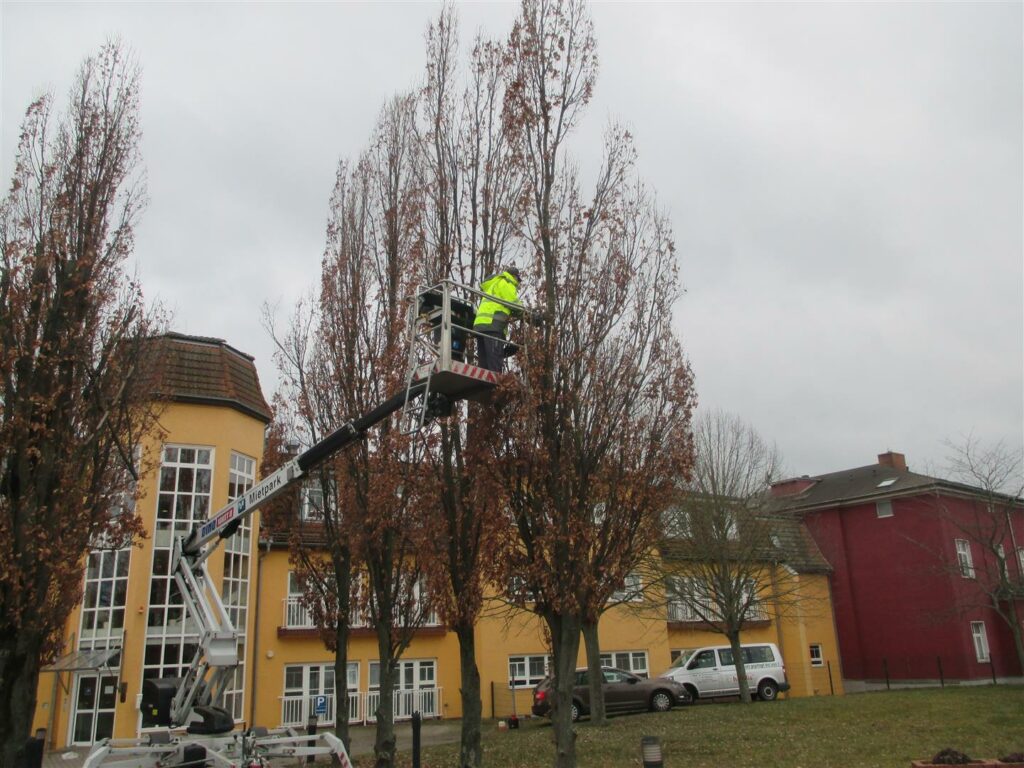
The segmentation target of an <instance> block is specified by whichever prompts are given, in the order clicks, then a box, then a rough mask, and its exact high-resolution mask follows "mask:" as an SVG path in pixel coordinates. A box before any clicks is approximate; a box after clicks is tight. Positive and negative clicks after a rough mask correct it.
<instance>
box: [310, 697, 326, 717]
mask: <svg viewBox="0 0 1024 768" xmlns="http://www.w3.org/2000/svg"><path fill="white" fill-rule="evenodd" d="M313 714H314V715H316V716H317V717H319V716H320V715H326V714H327V697H326V696H314V697H313Z"/></svg>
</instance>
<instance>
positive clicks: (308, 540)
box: [263, 205, 359, 749]
mask: <svg viewBox="0 0 1024 768" xmlns="http://www.w3.org/2000/svg"><path fill="white" fill-rule="evenodd" d="M338 210H339V208H338V207H336V206H333V205H332V211H338ZM341 210H342V211H346V209H345V208H344V206H341ZM346 212H347V211H346ZM342 215H344V214H342ZM339 226H342V227H343V226H344V223H339V222H337V221H332V222H331V224H330V225H329V227H328V231H329V233H331V234H329V239H333V238H336V237H339V236H340V235H339V234H338V233H337V229H336V227H339ZM322 322H323V321H322V318H321V317H320V316H319V314H317V313H316V312H314V311H311V310H310V309H309V308H307V306H306V305H305V303H303V302H300V303H299V305H298V306H297V307H296V311H295V314H294V315H293V317H292V319H291V320H290V322H289V325H288V326H287V328H286V329H278V328H277V327H275V324H274V321H273V315H272V312H271V311H270V310H269V308H265V310H264V325H265V327H266V328H267V330H268V332H269V333H270V335H271V337H272V338H273V339H274V342H275V345H276V352H275V362H276V364H277V368H278V371H279V372H280V373H281V384H280V387H279V389H278V392H277V393H276V395H275V398H274V399H275V409H274V410H275V420H274V422H273V424H272V426H271V431H270V434H269V436H268V440H267V446H266V448H265V450H264V459H263V475H264V476H266V475H267V474H268V473H269V472H272V471H274V470H276V469H277V468H278V467H280V466H281V465H282V464H283V463H284V462H285V461H287V460H288V459H290V458H291V456H292V453H293V452H294V450H295V447H297V446H303V445H304V446H306V447H308V446H311V445H313V444H315V443H317V442H319V441H320V440H322V439H323V438H324V437H326V436H327V435H328V434H330V433H331V432H332V431H333V430H334V429H335V428H336V427H337V426H338V423H339V420H341V419H343V418H344V417H342V416H340V414H341V412H342V410H343V409H342V408H341V406H340V403H339V399H340V395H339V393H338V388H337V382H338V381H342V380H344V375H345V374H346V373H347V366H345V367H343V368H341V369H339V368H338V366H339V365H342V362H341V361H340V360H338V359H337V358H336V357H335V356H334V355H332V354H331V353H332V352H333V351H336V350H334V349H332V348H330V347H328V346H327V345H326V344H324V343H323V337H322V336H321V335H320V333H319V329H320V325H322ZM343 469H344V467H343V465H342V464H341V460H340V458H338V457H335V458H334V459H331V460H329V461H327V462H325V464H324V465H322V466H321V467H320V468H318V470H317V471H315V472H314V473H313V474H312V475H311V476H310V477H309V478H308V480H307V482H306V483H305V484H304V486H303V487H302V488H301V489H300V490H299V491H298V492H297V493H291V494H287V495H286V496H285V497H283V498H282V499H281V500H280V501H277V502H274V503H272V505H271V506H270V507H269V508H268V510H267V512H266V513H265V515H264V517H265V521H266V526H267V528H268V530H269V531H270V533H271V535H279V536H282V537H284V538H285V539H286V540H287V541H288V544H289V552H290V560H291V562H292V564H293V566H294V568H295V571H294V572H295V577H296V581H297V582H298V584H297V586H298V587H299V589H300V590H301V596H302V598H301V599H302V603H303V605H304V606H305V608H306V609H307V610H308V611H309V612H310V616H311V618H312V621H313V624H314V626H316V627H317V628H318V629H319V630H320V635H321V638H322V639H323V641H324V645H325V646H326V647H327V648H328V649H329V650H331V651H332V652H333V653H334V688H335V713H336V716H335V724H334V732H335V734H336V735H337V736H338V738H340V739H341V740H342V741H343V742H344V743H345V746H346V749H347V748H348V746H349V743H350V739H349V727H348V715H347V713H348V711H349V695H350V691H349V690H348V674H347V671H348V638H349V630H350V629H351V623H352V621H351V620H352V616H353V612H354V609H355V608H356V596H355V594H354V593H355V590H356V586H357V582H358V578H357V565H358V562H357V555H358V551H357V548H356V545H358V543H359V538H358V528H357V529H356V530H352V527H351V526H352V525H353V523H355V522H357V521H355V520H353V516H352V515H350V514H348V513H347V512H346V510H345V509H344V507H343V506H342V503H341V501H342V500H341V499H340V498H339V493H338V485H337V483H336V482H334V478H335V477H336V476H337V474H338V473H339V472H341V471H343Z"/></svg>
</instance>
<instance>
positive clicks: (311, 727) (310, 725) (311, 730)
mask: <svg viewBox="0 0 1024 768" xmlns="http://www.w3.org/2000/svg"><path fill="white" fill-rule="evenodd" d="M316 720H317V717H316V715H310V716H309V717H308V718H306V733H307V734H308V735H310V736H316ZM309 744H310V746H312V744H313V742H309ZM314 762H316V756H315V755H306V764H307V765H311V764H312V763H314Z"/></svg>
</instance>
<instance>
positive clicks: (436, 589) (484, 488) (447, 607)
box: [417, 7, 522, 768]
mask: <svg viewBox="0 0 1024 768" xmlns="http://www.w3.org/2000/svg"><path fill="white" fill-rule="evenodd" d="M507 66H508V65H507V61H506V57H505V56H504V50H503V47H502V46H501V45H499V44H496V43H493V42H490V41H487V40H484V39H482V38H480V37H479V36H478V37H477V38H476V40H475V42H474V45H473V49H472V52H471V55H470V58H469V66H468V76H467V78H466V82H465V84H464V85H463V84H462V83H461V82H460V79H459V77H458V24H457V19H456V16H455V13H454V11H453V9H452V8H451V7H446V8H444V9H443V10H442V11H441V13H440V15H439V16H438V19H437V21H436V23H434V24H432V25H431V27H430V28H429V29H428V32H427V78H426V84H425V86H424V87H423V89H422V91H421V93H420V108H419V124H418V134H419V147H420V153H419V163H420V165H419V173H420V178H421V179H422V188H423V201H424V204H423V209H422V210H423V230H424V232H425V245H424V249H423V259H422V262H421V263H420V264H419V265H418V270H417V271H418V272H419V273H420V274H422V276H423V280H422V282H424V283H426V284H428V285H429V284H433V283H435V282H437V281H438V280H441V279H446V278H447V279H453V280H456V281H458V282H461V283H467V284H470V285H476V284H478V283H480V282H481V281H482V280H483V279H484V278H485V276H487V275H488V274H491V273H493V272H494V271H496V269H497V267H498V265H499V264H502V263H504V262H505V260H506V259H507V258H509V250H510V248H511V246H512V245H514V242H515V241H514V240H513V239H512V235H513V234H514V232H515V224H516V216H515V212H516V205H517V201H518V200H519V197H520V192H521V188H522V182H521V176H520V175H519V174H518V173H517V170H518V169H517V166H516V164H515V163H514V162H513V158H512V154H511V148H510V144H509V142H508V141H507V138H506V135H505V132H504V130H503V125H502V105H503V100H504V97H503V93H504V85H505V78H504V72H505V70H506V68H507ZM460 89H461V90H460ZM489 408H490V406H489V405H477V404H475V403H474V404H460V406H459V407H458V409H457V413H458V417H457V418H456V419H453V420H445V421H440V422H438V423H437V425H436V427H435V428H434V430H435V434H434V435H433V437H432V438H431V440H430V441H429V445H430V446H431V449H430V450H427V451H424V457H425V462H426V468H427V469H428V474H429V475H430V477H431V480H432V482H431V483H430V485H429V491H428V495H427V496H426V497H425V503H424V505H423V508H422V510H421V513H422V515H423V516H424V520H425V521H429V522H428V525H429V526H430V528H431V530H433V531H434V532H435V538H434V541H435V547H434V550H433V558H432V560H433V562H434V563H436V565H437V566H438V567H436V568H432V569H431V570H430V576H429V584H430V587H431V592H432V594H434V595H435V596H436V597H437V599H438V608H439V610H440V613H441V616H442V618H443V619H444V620H445V623H446V624H447V625H448V626H449V628H451V629H452V631H454V632H455V634H456V636H457V637H458V640H459V666H460V672H461V677H460V681H461V682H460V686H459V694H460V698H461V702H462V729H461V730H462V732H461V745H460V757H459V761H460V765H461V766H463V768H475V767H476V766H479V765H480V764H481V761H482V756H483V755H482V750H481V720H482V715H483V713H482V706H481V698H480V673H479V669H478V667H477V663H476V624H477V620H478V618H479V616H480V613H481V610H482V608H483V605H484V593H485V590H486V588H487V586H488V585H489V583H490V581H491V574H492V572H493V570H494V567H493V564H494V563H495V561H496V559H497V558H496V556H495V552H496V542H497V535H498V533H499V526H500V525H501V523H502V518H501V516H500V515H498V514H495V512H496V505H495V500H497V499H499V498H500V497H501V490H500V488H499V487H497V484H496V480H497V478H496V474H495V472H494V469H493V467H492V462H493V456H492V454H491V453H490V452H489V451H487V450H485V446H486V442H487V440H488V439H489V431H488V426H489V425H488V422H489V416H488V414H487V413H484V412H482V411H485V410H487V409H489Z"/></svg>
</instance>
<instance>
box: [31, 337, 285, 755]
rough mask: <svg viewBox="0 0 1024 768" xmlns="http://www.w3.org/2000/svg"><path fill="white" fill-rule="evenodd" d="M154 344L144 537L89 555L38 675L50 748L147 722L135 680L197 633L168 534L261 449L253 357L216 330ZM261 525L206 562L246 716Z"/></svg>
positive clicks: (236, 488)
mask: <svg viewBox="0 0 1024 768" xmlns="http://www.w3.org/2000/svg"><path fill="white" fill-rule="evenodd" d="M152 343H153V345H154V351H155V353H157V354H159V355H160V356H161V360H162V362H163V366H162V367H163V372H164V376H163V383H162V385H161V392H159V393H158V394H159V395H160V398H161V407H162V412H161V415H160V419H159V426H160V431H161V433H160V434H154V435H153V436H152V437H151V439H150V440H149V441H147V442H146V444H145V445H144V446H143V450H142V455H141V456H140V457H139V459H140V466H141V467H143V469H144V470H145V469H148V470H149V471H144V473H143V474H142V475H141V476H140V479H139V485H138V489H137V491H138V498H137V502H136V503H137V509H138V511H139V513H140V516H141V517H142V520H143V523H144V526H145V531H146V537H145V538H144V539H143V540H141V541H140V542H138V543H137V546H135V547H130V548H127V549H123V550H119V551H110V550H107V551H94V552H92V553H90V555H89V556H88V558H87V562H86V563H85V567H84V576H83V578H84V585H83V598H82V602H81V604H80V605H79V606H78V608H77V609H76V610H75V611H74V612H73V613H72V615H71V616H69V617H68V621H67V630H66V642H65V651H66V654H65V655H64V656H63V657H62V658H61V659H59V660H58V661H57V662H56V663H55V664H54V665H52V667H51V673H50V674H47V673H45V672H44V674H42V675H41V676H40V684H39V689H38V693H37V705H36V714H35V727H36V728H46V729H47V746H48V747H49V748H57V747H63V746H65V745H70V744H90V743H93V742H94V741H96V740H98V739H101V738H104V737H108V736H113V737H115V738H131V737H135V736H136V735H137V734H139V733H140V732H142V731H143V730H144V729H145V728H146V726H147V723H146V722H145V721H144V720H143V717H142V715H141V713H140V711H139V698H140V695H141V689H142V680H143V679H144V678H149V677H165V676H174V675H180V674H181V672H182V670H183V669H186V668H187V667H188V665H189V664H190V663H191V661H192V656H193V654H194V652H195V649H196V642H197V630H196V627H195V625H194V623H193V622H192V621H191V620H189V619H187V618H186V617H185V616H184V609H183V607H182V605H181V601H180V597H177V596H176V592H177V588H176V586H175V585H174V581H173V578H172V577H171V576H170V556H171V544H172V541H173V537H174V536H177V535H180V534H182V533H185V532H186V531H188V530H189V529H190V528H191V526H192V524H193V523H195V522H198V521H201V520H205V519H206V518H207V517H208V516H209V515H210V514H211V513H212V512H213V511H215V510H217V509H219V508H220V507H222V506H224V505H225V504H227V502H228V500H229V499H230V498H233V497H234V496H236V495H238V493H240V492H241V491H243V490H245V489H246V488H248V487H249V486H250V485H252V484H253V482H254V480H255V478H256V473H257V469H258V467H259V462H260V458H261V457H262V454H263V440H264V432H265V427H266V424H267V423H268V422H269V421H270V418H271V414H270V408H269V407H268V406H267V403H266V400H265V399H264V398H263V394H262V391H261V389H260V384H259V378H258V376H257V374H256V368H255V366H254V364H253V360H252V358H251V357H250V356H248V355H246V354H244V353H242V352H239V351H238V350H236V349H234V348H232V347H230V346H229V345H227V344H225V343H224V342H223V341H221V340H219V339H207V338H200V337H193V336H183V335H180V334H168V335H166V336H164V337H161V338H159V339H155V340H154V341H153V342H152ZM257 530H258V520H256V519H253V520H251V521H250V522H249V523H248V524H247V525H246V526H244V527H243V529H242V530H240V532H239V533H238V534H237V535H235V536H234V537H232V538H231V539H229V540H228V541H227V542H226V545H225V546H224V547H221V548H220V549H219V550H218V551H217V553H216V554H215V555H214V556H213V557H212V558H211V559H210V563H209V569H210V573H211V576H212V578H213V579H214V581H216V582H218V584H219V585H220V588H221V595H222V597H223V599H224V603H225V606H226V607H227V608H228V611H229V613H230V615H231V618H232V620H233V621H234V623H235V626H236V627H237V628H238V630H239V635H240V638H241V646H240V653H239V659H240V661H241V662H242V663H241V666H240V667H239V670H238V672H237V673H236V677H235V680H234V682H233V684H232V686H231V687H230V690H229V691H228V693H227V695H226V704H225V706H226V707H227V708H228V709H229V710H230V711H231V712H232V713H233V714H234V715H235V718H236V720H238V721H239V722H244V721H245V720H246V719H247V715H246V705H247V701H246V692H247V689H248V688H249V687H250V686H249V679H250V678H251V676H252V673H253V672H254V671H255V670H254V669H253V668H252V664H251V654H250V653H249V652H248V646H249V642H248V639H249V638H250V637H253V635H254V633H255V625H254V618H255V617H254V616H253V615H252V614H251V612H250V611H249V592H250V586H251V581H252V578H253V574H252V567H253V563H254V554H255V542H256V536H255V533H256V531H257Z"/></svg>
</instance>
